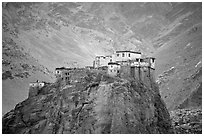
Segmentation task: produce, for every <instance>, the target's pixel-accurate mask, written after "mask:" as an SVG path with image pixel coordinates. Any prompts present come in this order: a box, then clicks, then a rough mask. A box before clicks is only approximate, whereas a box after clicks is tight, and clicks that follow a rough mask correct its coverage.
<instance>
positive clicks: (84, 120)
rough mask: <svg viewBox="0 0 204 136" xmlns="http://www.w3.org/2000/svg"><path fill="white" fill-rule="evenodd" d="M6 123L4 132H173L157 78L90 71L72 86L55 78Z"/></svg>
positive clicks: (18, 106)
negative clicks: (135, 78) (136, 79)
mask: <svg viewBox="0 0 204 136" xmlns="http://www.w3.org/2000/svg"><path fill="white" fill-rule="evenodd" d="M77 75H78V74H77ZM148 84H150V86H148ZM2 121H3V125H2V128H3V133H26V134H29V133H31V134H38V133H40V134H42V133H44V134H117V133H123V134H124V133H125V134H128V133H132V134H135V133H142V134H144V133H148V134H155V133H173V128H172V126H171V121H170V116H169V113H168V110H167V109H166V107H165V104H164V102H163V101H162V99H161V97H160V95H159V90H158V87H157V85H156V83H154V81H150V82H148V81H146V82H138V81H135V80H132V79H131V80H125V79H120V78H112V77H109V76H107V75H104V74H101V73H95V72H90V71H86V74H85V75H84V76H83V77H79V78H78V80H77V82H73V83H71V84H69V85H66V86H61V85H60V82H56V83H53V84H49V85H47V86H45V87H44V88H42V90H41V92H40V94H39V95H37V96H33V97H29V98H28V99H26V100H24V101H23V102H20V103H18V104H17V105H16V106H15V109H13V110H11V111H10V112H8V113H7V114H5V116H4V117H3V120H2Z"/></svg>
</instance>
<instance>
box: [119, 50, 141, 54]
mask: <svg viewBox="0 0 204 136" xmlns="http://www.w3.org/2000/svg"><path fill="white" fill-rule="evenodd" d="M120 52H130V53H135V54H142V53H141V52H136V51H116V53H120Z"/></svg>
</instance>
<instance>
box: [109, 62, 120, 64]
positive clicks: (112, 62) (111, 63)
mask: <svg viewBox="0 0 204 136" xmlns="http://www.w3.org/2000/svg"><path fill="white" fill-rule="evenodd" d="M108 65H120V64H118V63H116V62H109V63H108Z"/></svg>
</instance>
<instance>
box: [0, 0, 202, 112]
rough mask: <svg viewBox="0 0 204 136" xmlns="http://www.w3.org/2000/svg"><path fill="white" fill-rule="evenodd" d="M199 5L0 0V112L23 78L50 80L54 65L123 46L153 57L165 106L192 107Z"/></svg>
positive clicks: (197, 78) (22, 88) (22, 86)
mask: <svg viewBox="0 0 204 136" xmlns="http://www.w3.org/2000/svg"><path fill="white" fill-rule="evenodd" d="M201 11H202V4H201V3H196V2H195V3H182V2H181V3H180V2H179V3H167V2H166V3H160V2H159V3H149V2H145V3H143V2H135V3H126V2H122V3H117V2H114V3H102V2H100V3H91V2H90V3H83V2H67V3H31V2H30V3H14V2H13V3H5V2H4V3H2V30H3V32H2V45H3V46H2V58H3V61H2V66H3V73H2V77H3V93H2V94H3V114H4V113H6V112H7V111H9V110H10V109H12V108H13V107H14V105H15V104H16V103H18V102H20V101H22V100H24V99H25V98H26V97H27V88H28V83H29V82H30V81H36V80H37V79H38V80H45V81H51V82H53V80H54V78H53V71H54V69H55V68H56V67H61V66H65V67H84V66H86V65H92V61H93V59H94V57H95V56H96V55H109V54H111V53H113V52H114V51H116V50H130V49H132V50H135V51H141V52H142V53H143V54H145V55H153V56H154V57H156V71H155V74H156V78H157V83H158V84H159V90H160V93H161V97H162V98H163V99H164V102H165V103H166V105H167V108H168V110H174V109H178V108H193V107H194V108H200V107H201V100H202V98H201V95H200V94H202V86H201V84H202V51H201V49H202V38H201V37H202V31H201V30H202V12H201ZM18 94H20V95H18Z"/></svg>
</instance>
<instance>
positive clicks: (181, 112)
mask: <svg viewBox="0 0 204 136" xmlns="http://www.w3.org/2000/svg"><path fill="white" fill-rule="evenodd" d="M170 116H171V119H172V125H173V127H174V129H175V133H176V134H202V110H201V109H190V108H189V109H177V110H174V111H171V112H170Z"/></svg>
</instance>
